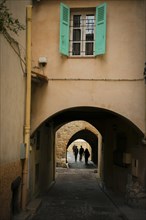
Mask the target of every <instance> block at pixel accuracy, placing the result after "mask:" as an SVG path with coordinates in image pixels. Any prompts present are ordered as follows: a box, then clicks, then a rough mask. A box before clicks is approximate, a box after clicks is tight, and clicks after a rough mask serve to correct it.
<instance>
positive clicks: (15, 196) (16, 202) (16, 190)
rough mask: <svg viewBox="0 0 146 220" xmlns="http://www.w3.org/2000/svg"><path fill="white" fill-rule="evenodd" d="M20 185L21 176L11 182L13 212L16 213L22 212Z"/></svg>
mask: <svg viewBox="0 0 146 220" xmlns="http://www.w3.org/2000/svg"><path fill="white" fill-rule="evenodd" d="M20 186H21V177H20V176H18V177H17V178H16V179H15V180H14V181H13V182H12V184H11V191H12V199H11V214H12V215H16V214H18V213H19V212H20V199H19V198H20V197H19V196H20Z"/></svg>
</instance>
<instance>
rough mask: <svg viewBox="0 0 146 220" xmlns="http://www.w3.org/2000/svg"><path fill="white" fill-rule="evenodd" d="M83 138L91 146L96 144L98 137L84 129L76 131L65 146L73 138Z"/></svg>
mask: <svg viewBox="0 0 146 220" xmlns="http://www.w3.org/2000/svg"><path fill="white" fill-rule="evenodd" d="M77 139H83V140H85V141H86V142H88V143H89V144H90V146H91V147H93V146H94V145H96V146H97V145H98V137H97V136H96V135H95V134H94V133H93V132H91V131H89V130H87V129H84V130H81V131H78V132H76V133H75V134H74V135H73V136H72V137H71V138H70V140H69V142H68V144H67V147H68V146H69V145H70V144H71V143H72V142H73V141H75V140H77Z"/></svg>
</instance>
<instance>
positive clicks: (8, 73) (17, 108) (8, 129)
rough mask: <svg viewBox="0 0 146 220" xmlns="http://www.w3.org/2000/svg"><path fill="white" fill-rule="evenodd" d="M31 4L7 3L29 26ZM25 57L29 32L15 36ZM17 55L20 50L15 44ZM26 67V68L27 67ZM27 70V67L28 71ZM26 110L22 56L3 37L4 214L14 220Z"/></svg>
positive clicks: (0, 183)
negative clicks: (27, 17) (14, 186)
mask: <svg viewBox="0 0 146 220" xmlns="http://www.w3.org/2000/svg"><path fill="white" fill-rule="evenodd" d="M29 2H30V1H28V0H24V1H14V0H9V1H7V5H8V8H9V9H10V12H11V13H12V14H13V17H14V18H18V19H19V21H20V22H21V23H22V24H24V25H25V11H26V4H28V3H29ZM11 36H12V37H14V38H15V39H16V40H17V41H18V43H19V46H20V54H21V56H22V58H23V59H24V56H25V31H22V32H20V33H19V35H18V36H15V35H14V34H11ZM12 45H13V46H14V48H15V49H16V51H17V52H19V50H18V47H17V46H16V45H15V44H12ZM23 68H24V66H23ZM24 71H25V68H24ZM24 109H25V74H24V72H23V70H22V67H21V64H20V58H19V56H18V55H17V54H16V53H15V52H14V50H13V49H12V47H11V46H10V44H9V43H8V42H7V40H6V39H5V38H4V37H3V35H2V34H0V213H1V218H2V219H3V220H5V219H6V220H8V219H10V212H11V211H10V209H11V199H12V192H11V183H12V182H13V181H14V180H15V179H16V178H17V177H18V176H21V172H22V170H21V161H20V144H21V143H23V126H24Z"/></svg>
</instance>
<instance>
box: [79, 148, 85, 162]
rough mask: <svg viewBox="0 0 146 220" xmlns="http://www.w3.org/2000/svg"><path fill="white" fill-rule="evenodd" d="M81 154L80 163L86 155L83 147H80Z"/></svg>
mask: <svg viewBox="0 0 146 220" xmlns="http://www.w3.org/2000/svg"><path fill="white" fill-rule="evenodd" d="M79 154H80V161H82V157H83V154H84V148H83V147H82V146H81V147H80V150H79Z"/></svg>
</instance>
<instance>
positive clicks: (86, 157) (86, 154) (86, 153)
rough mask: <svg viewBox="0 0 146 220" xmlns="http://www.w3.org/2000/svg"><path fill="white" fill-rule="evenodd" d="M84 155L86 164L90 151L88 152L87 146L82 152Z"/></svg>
mask: <svg viewBox="0 0 146 220" xmlns="http://www.w3.org/2000/svg"><path fill="white" fill-rule="evenodd" d="M84 155H85V164H86V165H87V164H88V158H89V157H90V153H89V151H88V149H87V148H86V150H85V152H84Z"/></svg>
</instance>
